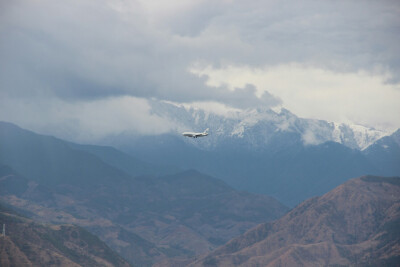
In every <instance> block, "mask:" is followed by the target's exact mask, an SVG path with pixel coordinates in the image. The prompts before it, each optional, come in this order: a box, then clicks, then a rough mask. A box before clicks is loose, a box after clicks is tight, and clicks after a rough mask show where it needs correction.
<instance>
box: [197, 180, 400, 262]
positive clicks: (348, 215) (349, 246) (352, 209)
mask: <svg viewBox="0 0 400 267" xmlns="http://www.w3.org/2000/svg"><path fill="white" fill-rule="evenodd" d="M399 208H400V177H393V178H383V177H377V176H363V177H360V178H356V179H352V180H350V181H347V182H346V183H344V184H343V185H340V186H338V187H336V188H335V189H333V190H332V191H330V192H328V193H326V194H325V195H323V196H321V197H314V198H311V199H309V200H306V201H304V202H302V203H301V204H299V205H298V206H297V207H295V208H294V209H292V210H291V211H290V212H289V213H287V214H286V215H284V216H283V217H282V218H280V219H278V220H276V221H273V222H269V223H264V224H260V225H258V226H256V227H255V228H253V229H251V230H249V231H247V232H246V233H245V234H243V235H242V236H240V237H237V238H235V239H233V240H231V241H229V242H228V243H227V244H226V245H224V246H221V247H220V248H218V249H216V250H214V251H213V252H211V253H209V254H208V255H206V256H203V257H202V258H201V259H199V260H195V261H194V262H193V263H192V264H191V265H189V266H259V265H262V266H282V265H284V266H285V265H290V266H338V265H339V266H349V265H354V266H378V265H379V266H397V264H398V263H399V262H400V256H399V255H400V245H399V244H400V234H399V232H398V230H396V228H397V227H396V225H398V223H399V222H400V212H399V211H400V209H399Z"/></svg>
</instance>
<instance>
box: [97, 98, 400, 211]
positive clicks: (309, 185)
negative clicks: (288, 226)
mask: <svg viewBox="0 0 400 267" xmlns="http://www.w3.org/2000/svg"><path fill="white" fill-rule="evenodd" d="M153 112H154V113H156V114H157V115H159V116H164V117H166V118H168V119H170V120H171V121H174V122H175V124H176V125H179V126H178V128H177V131H176V132H174V133H169V134H162V135H154V136H134V135H128V134H124V135H121V136H118V137H114V138H113V139H112V140H111V139H110V140H106V139H105V140H104V142H105V143H107V144H109V145H112V146H115V147H117V148H119V149H120V150H123V151H124V152H126V153H128V154H130V155H133V156H135V157H138V158H140V159H142V160H144V161H147V162H154V163H157V164H164V165H168V166H176V167H178V168H183V169H188V168H193V169H197V170H199V171H202V172H205V173H208V174H211V175H213V176H216V177H219V178H221V179H223V180H224V181H225V182H226V183H228V184H229V185H231V186H233V187H234V188H236V189H238V190H247V191H250V192H255V193H261V194H267V195H271V196H274V197H276V198H277V199H279V200H280V201H282V202H283V203H285V204H286V205H289V206H295V205H297V204H298V203H300V202H301V201H303V200H305V199H307V198H309V197H313V196H316V195H322V194H324V193H326V192H328V191H329V190H331V189H332V188H334V187H335V186H338V185H339V184H341V183H343V182H345V181H347V180H348V179H350V178H353V177H359V176H361V175H365V174H373V175H386V176H392V175H400V168H399V166H400V145H399V143H400V142H396V141H394V140H398V139H399V136H400V130H398V131H396V132H394V133H392V134H389V133H386V132H382V131H379V130H374V129H370V128H367V127H363V126H355V125H345V124H337V123H329V122H326V121H321V120H311V119H302V118H298V117H297V116H295V115H294V114H292V113H290V112H289V111H288V110H285V109H282V110H281V111H280V112H275V111H273V110H270V109H265V110H263V109H253V110H247V111H240V112H239V111H237V112H232V113H230V114H228V115H224V116H223V115H217V114H215V113H210V112H206V111H204V110H201V109H193V108H185V107H183V106H179V105H174V104H170V103H159V102H157V104H154V105H153ZM205 128H210V135H209V136H208V137H205V138H201V139H199V138H197V139H192V138H187V137H183V136H181V134H180V131H184V130H195V131H201V130H204V129H205Z"/></svg>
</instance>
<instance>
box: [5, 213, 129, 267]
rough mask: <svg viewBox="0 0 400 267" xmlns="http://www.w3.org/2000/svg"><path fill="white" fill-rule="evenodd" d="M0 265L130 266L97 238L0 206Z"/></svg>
mask: <svg viewBox="0 0 400 267" xmlns="http://www.w3.org/2000/svg"><path fill="white" fill-rule="evenodd" d="M0 223H1V226H2V224H3V223H5V224H6V236H0V266H2V267H9V266H10V267H11V266H68V267H75V266H76V267H78V266H105V267H106V266H107V267H108V266H130V265H129V264H128V263H127V262H125V261H124V260H123V259H122V258H121V257H119V256H118V255H117V254H116V253H115V252H113V251H112V250H111V249H110V248H109V247H107V246H106V245H105V244H104V243H103V242H102V241H100V239H98V238H97V237H96V236H94V235H92V234H90V233H89V232H87V231H86V230H84V229H82V228H80V227H76V226H72V225H44V224H39V223H36V222H34V221H32V220H29V219H26V218H23V217H20V216H17V215H15V214H13V213H10V211H8V210H5V209H4V208H3V207H1V206H0Z"/></svg>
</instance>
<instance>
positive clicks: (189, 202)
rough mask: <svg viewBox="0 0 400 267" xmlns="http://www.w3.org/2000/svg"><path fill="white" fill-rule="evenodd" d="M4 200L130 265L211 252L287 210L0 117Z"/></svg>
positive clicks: (193, 174)
mask: <svg viewBox="0 0 400 267" xmlns="http://www.w3.org/2000/svg"><path fill="white" fill-rule="evenodd" d="M0 147H1V151H0V199H1V200H2V201H4V202H5V203H7V204H8V205H11V206H13V207H15V208H17V209H18V210H19V211H20V212H22V213H24V214H25V215H26V216H30V217H32V218H33V219H36V220H40V221H45V222H51V223H73V224H76V225H79V226H82V227H85V228H86V229H88V230H89V231H90V232H92V233H94V234H96V235H98V236H99V237H100V238H101V239H102V240H103V241H105V242H106V243H107V245H109V246H110V247H111V248H113V249H114V250H116V251H117V252H118V253H120V254H121V255H122V256H123V257H124V258H125V259H126V260H128V261H129V262H130V263H132V264H133V265H138V266H150V265H152V264H153V263H154V262H157V261H162V260H165V259H170V258H183V259H185V258H188V257H190V256H193V255H199V254H202V253H206V252H209V251H211V250H212V249H213V248H215V247H217V246H219V245H222V244H224V243H225V242H227V241H228V240H230V239H231V238H233V237H235V236H237V235H239V234H241V233H243V232H245V231H246V230H248V229H249V228H251V227H253V226H255V225H257V224H258V223H261V222H264V221H270V220H273V219H276V218H279V217H280V216H282V215H283V214H285V213H286V212H287V210H288V208H287V207H285V206H284V205H282V204H281V203H279V202H278V201H277V200H275V199H273V198H271V197H268V196H265V195H257V194H251V193H246V192H239V191H237V190H235V189H233V188H232V187H230V186H228V185H227V184H226V183H224V182H222V181H221V180H218V179H216V178H213V177H211V176H208V175H205V174H202V173H200V172H198V171H195V170H188V171H183V172H178V173H175V174H174V173H173V172H172V170H173V169H174V168H170V167H160V166H158V165H156V164H148V163H145V162H143V161H141V160H138V159H136V158H134V157H131V156H128V155H127V154H124V153H122V152H120V151H118V150H116V149H113V148H110V147H101V146H88V145H78V144H73V143H70V142H65V141H63V140H60V139H57V138H54V137H50V136H43V135H38V134H35V133H33V132H30V131H26V130H23V129H21V128H19V127H17V126H15V125H12V124H9V123H0Z"/></svg>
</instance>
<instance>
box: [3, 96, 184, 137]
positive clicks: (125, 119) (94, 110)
mask: <svg viewBox="0 0 400 267" xmlns="http://www.w3.org/2000/svg"><path fill="white" fill-rule="evenodd" d="M0 120H2V121H10V122H14V123H16V124H18V125H19V126H21V127H23V128H26V129H29V130H32V131H35V132H39V133H45V134H51V135H55V136H57V137H60V138H64V139H67V140H73V141H78V142H85V143H94V142H96V141H99V140H101V139H102V138H104V137H107V136H112V135H118V134H121V133H126V134H145V135H152V134H160V133H166V132H169V131H171V130H172V129H175V128H176V126H175V125H174V124H173V122H171V121H170V120H169V118H163V117H160V116H157V115H155V114H153V113H152V112H151V107H150V105H149V103H148V101H147V100H146V99H143V98H135V97H130V96H123V97H111V98H106V99H100V100H93V101H80V102H66V101H62V100H59V99H56V98H52V99H35V100H33V99H24V100H21V99H16V100H12V99H7V100H6V101H5V100H3V99H2V100H0Z"/></svg>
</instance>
